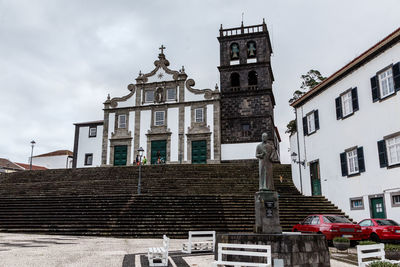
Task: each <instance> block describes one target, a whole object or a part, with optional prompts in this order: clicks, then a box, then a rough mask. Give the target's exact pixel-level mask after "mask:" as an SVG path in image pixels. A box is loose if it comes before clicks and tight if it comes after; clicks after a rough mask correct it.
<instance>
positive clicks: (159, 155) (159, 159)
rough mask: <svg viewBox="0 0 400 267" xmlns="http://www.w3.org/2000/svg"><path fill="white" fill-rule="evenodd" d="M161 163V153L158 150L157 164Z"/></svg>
mask: <svg viewBox="0 0 400 267" xmlns="http://www.w3.org/2000/svg"><path fill="white" fill-rule="evenodd" d="M160 163H161V153H160V150H158V151H157V164H160Z"/></svg>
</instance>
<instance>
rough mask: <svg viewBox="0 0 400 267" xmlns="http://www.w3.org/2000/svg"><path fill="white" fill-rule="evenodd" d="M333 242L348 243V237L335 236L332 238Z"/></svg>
mask: <svg viewBox="0 0 400 267" xmlns="http://www.w3.org/2000/svg"><path fill="white" fill-rule="evenodd" d="M333 242H337V243H350V239H348V238H346V237H339V236H338V237H335V238H334V239H333Z"/></svg>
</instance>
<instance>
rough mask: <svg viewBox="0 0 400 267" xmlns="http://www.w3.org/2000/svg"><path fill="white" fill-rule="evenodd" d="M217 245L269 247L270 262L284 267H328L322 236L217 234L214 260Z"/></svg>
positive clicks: (327, 252)
mask: <svg viewBox="0 0 400 267" xmlns="http://www.w3.org/2000/svg"><path fill="white" fill-rule="evenodd" d="M219 243H232V244H257V245H271V250H272V262H274V260H275V262H276V260H283V263H284V266H285V267H286V266H295V267H310V266H311V267H314V266H315V267H325V266H326V267H328V266H330V263H329V260H330V256H329V249H328V243H327V241H326V239H325V236H324V235H319V234H298V233H297V234H294V233H287V234H286V233H284V234H252V233H232V234H218V235H217V242H216V249H215V259H217V258H218V244H219ZM229 257H230V258H229V260H235V257H240V256H229ZM236 259H237V258H236ZM255 259H256V258H255ZM258 260H259V259H258ZM261 260H262V259H261ZM264 261H265V259H264ZM259 262H261V261H259Z"/></svg>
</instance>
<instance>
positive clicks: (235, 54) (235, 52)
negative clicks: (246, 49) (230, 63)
mask: <svg viewBox="0 0 400 267" xmlns="http://www.w3.org/2000/svg"><path fill="white" fill-rule="evenodd" d="M239 52H240V49H239V44H238V43H233V44H231V60H238V59H239Z"/></svg>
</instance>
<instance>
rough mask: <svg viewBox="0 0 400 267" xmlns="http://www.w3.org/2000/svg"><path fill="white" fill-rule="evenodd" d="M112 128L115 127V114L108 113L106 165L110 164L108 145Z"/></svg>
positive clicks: (109, 145)
mask: <svg viewBox="0 0 400 267" xmlns="http://www.w3.org/2000/svg"><path fill="white" fill-rule="evenodd" d="M114 126H115V113H109V114H108V136H107V164H110V162H111V159H110V157H111V153H110V151H111V144H110V139H111V133H113V132H114Z"/></svg>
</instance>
